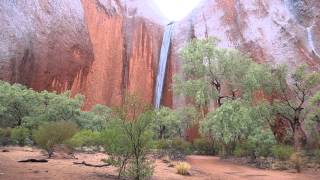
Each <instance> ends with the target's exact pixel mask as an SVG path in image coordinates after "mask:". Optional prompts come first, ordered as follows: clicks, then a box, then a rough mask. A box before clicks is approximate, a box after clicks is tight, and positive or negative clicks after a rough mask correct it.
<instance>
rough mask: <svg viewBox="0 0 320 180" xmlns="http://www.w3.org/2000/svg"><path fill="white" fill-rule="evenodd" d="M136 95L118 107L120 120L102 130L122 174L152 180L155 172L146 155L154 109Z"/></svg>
mask: <svg viewBox="0 0 320 180" xmlns="http://www.w3.org/2000/svg"><path fill="white" fill-rule="evenodd" d="M141 102H142V101H140V100H139V99H137V98H136V97H135V96H129V97H126V99H125V102H124V104H123V105H122V106H121V107H119V108H118V109H116V110H115V112H116V114H117V115H116V117H117V119H114V120H113V121H112V122H110V124H109V125H108V128H107V129H106V130H105V131H104V132H102V140H103V144H104V147H105V150H106V151H107V152H108V154H109V155H110V156H109V159H108V160H107V161H108V162H109V163H111V164H113V165H114V166H116V167H118V170H119V177H121V176H128V177H130V178H132V179H149V178H151V176H152V174H153V167H152V163H151V162H150V161H149V159H148V157H147V155H148V154H149V151H150V149H151V145H152V137H153V134H152V131H151V124H152V120H153V118H154V112H153V111H150V110H149V108H148V107H147V106H145V105H144V104H143V103H141Z"/></svg>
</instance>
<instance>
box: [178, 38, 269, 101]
mask: <svg viewBox="0 0 320 180" xmlns="http://www.w3.org/2000/svg"><path fill="white" fill-rule="evenodd" d="M182 57H183V65H182V71H183V75H182V76H177V77H176V78H175V88H174V89H175V91H176V92H177V93H178V94H183V95H185V96H187V97H191V98H193V99H194V102H195V103H196V104H197V105H199V106H201V107H203V106H206V105H208V104H209V102H210V100H215V101H216V102H217V104H218V105H219V106H220V105H222V103H223V102H222V101H224V100H226V99H234V98H235V97H236V96H239V91H241V90H245V89H246V88H245V87H244V86H245V85H254V86H257V85H256V84H255V82H256V81H258V80H259V79H258V78H256V79H253V80H251V81H250V80H248V79H249V78H251V76H250V75H255V74H258V73H255V71H253V72H251V71H250V72H251V73H250V74H247V71H248V70H249V69H251V66H252V64H253V61H252V60H251V59H250V58H249V57H248V56H247V55H244V54H242V53H240V52H239V51H237V50H234V49H221V48H218V47H217V40H216V39H214V38H207V39H202V40H192V41H191V42H189V43H188V44H187V46H186V47H185V48H184V49H183V51H182ZM252 70H259V68H258V65H256V66H255V68H252ZM259 75H260V74H259ZM260 77H264V76H263V75H261V76H260ZM222 87H224V91H226V92H228V94H230V96H229V95H227V94H226V93H224V94H222V91H221V88H222Z"/></svg>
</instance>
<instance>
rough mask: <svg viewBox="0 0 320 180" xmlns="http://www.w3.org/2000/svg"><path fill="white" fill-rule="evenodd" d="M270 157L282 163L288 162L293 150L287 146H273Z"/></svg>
mask: <svg viewBox="0 0 320 180" xmlns="http://www.w3.org/2000/svg"><path fill="white" fill-rule="evenodd" d="M271 151H272V155H273V156H274V157H275V158H277V159H279V160H282V161H286V160H289V159H290V157H291V155H292V154H293V153H294V149H293V148H292V147H291V146H288V145H281V144H280V145H275V146H273V147H272V150H271Z"/></svg>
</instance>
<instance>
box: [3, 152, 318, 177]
mask: <svg viewBox="0 0 320 180" xmlns="http://www.w3.org/2000/svg"><path fill="white" fill-rule="evenodd" d="M6 149H9V152H1V148H0V180H109V179H112V178H110V177H107V176H106V175H107V174H111V175H116V174H117V171H116V169H115V168H114V167H111V166H110V167H103V168H94V167H86V166H81V165H74V164H73V162H75V161H77V162H82V161H86V162H87V163H91V164H101V159H103V158H105V157H106V155H105V154H102V153H95V154H85V153H77V154H76V157H77V158H78V159H50V160H49V162H48V163H18V162H17V161H19V160H23V159H28V158H44V156H43V154H42V153H41V151H40V150H39V149H36V148H20V147H10V148H6ZM187 160H188V161H189V163H191V165H192V170H191V174H192V176H181V175H178V174H176V170H175V168H172V167H168V164H165V163H163V162H162V161H161V160H156V162H155V164H154V165H155V172H154V176H153V178H152V179H153V180H244V179H245V180H270V179H271V180H313V179H314V180H316V179H317V180H320V171H319V172H318V173H317V174H316V173H315V172H303V173H302V174H296V173H288V172H281V171H268V170H259V169H255V168H251V167H247V166H240V165H235V164H232V163H228V162H224V161H222V160H219V158H217V157H205V156H189V157H188V158H187Z"/></svg>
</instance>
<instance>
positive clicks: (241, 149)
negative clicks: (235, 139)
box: [233, 144, 250, 157]
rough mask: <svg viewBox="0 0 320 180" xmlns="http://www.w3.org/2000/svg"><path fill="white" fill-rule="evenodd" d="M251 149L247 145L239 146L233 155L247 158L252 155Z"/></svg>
mask: <svg viewBox="0 0 320 180" xmlns="http://www.w3.org/2000/svg"><path fill="white" fill-rule="evenodd" d="M249 149H250V148H247V147H246V145H245V144H238V145H237V146H236V148H235V149H234V151H233V155H234V156H236V157H245V156H248V155H250V151H249Z"/></svg>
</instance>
